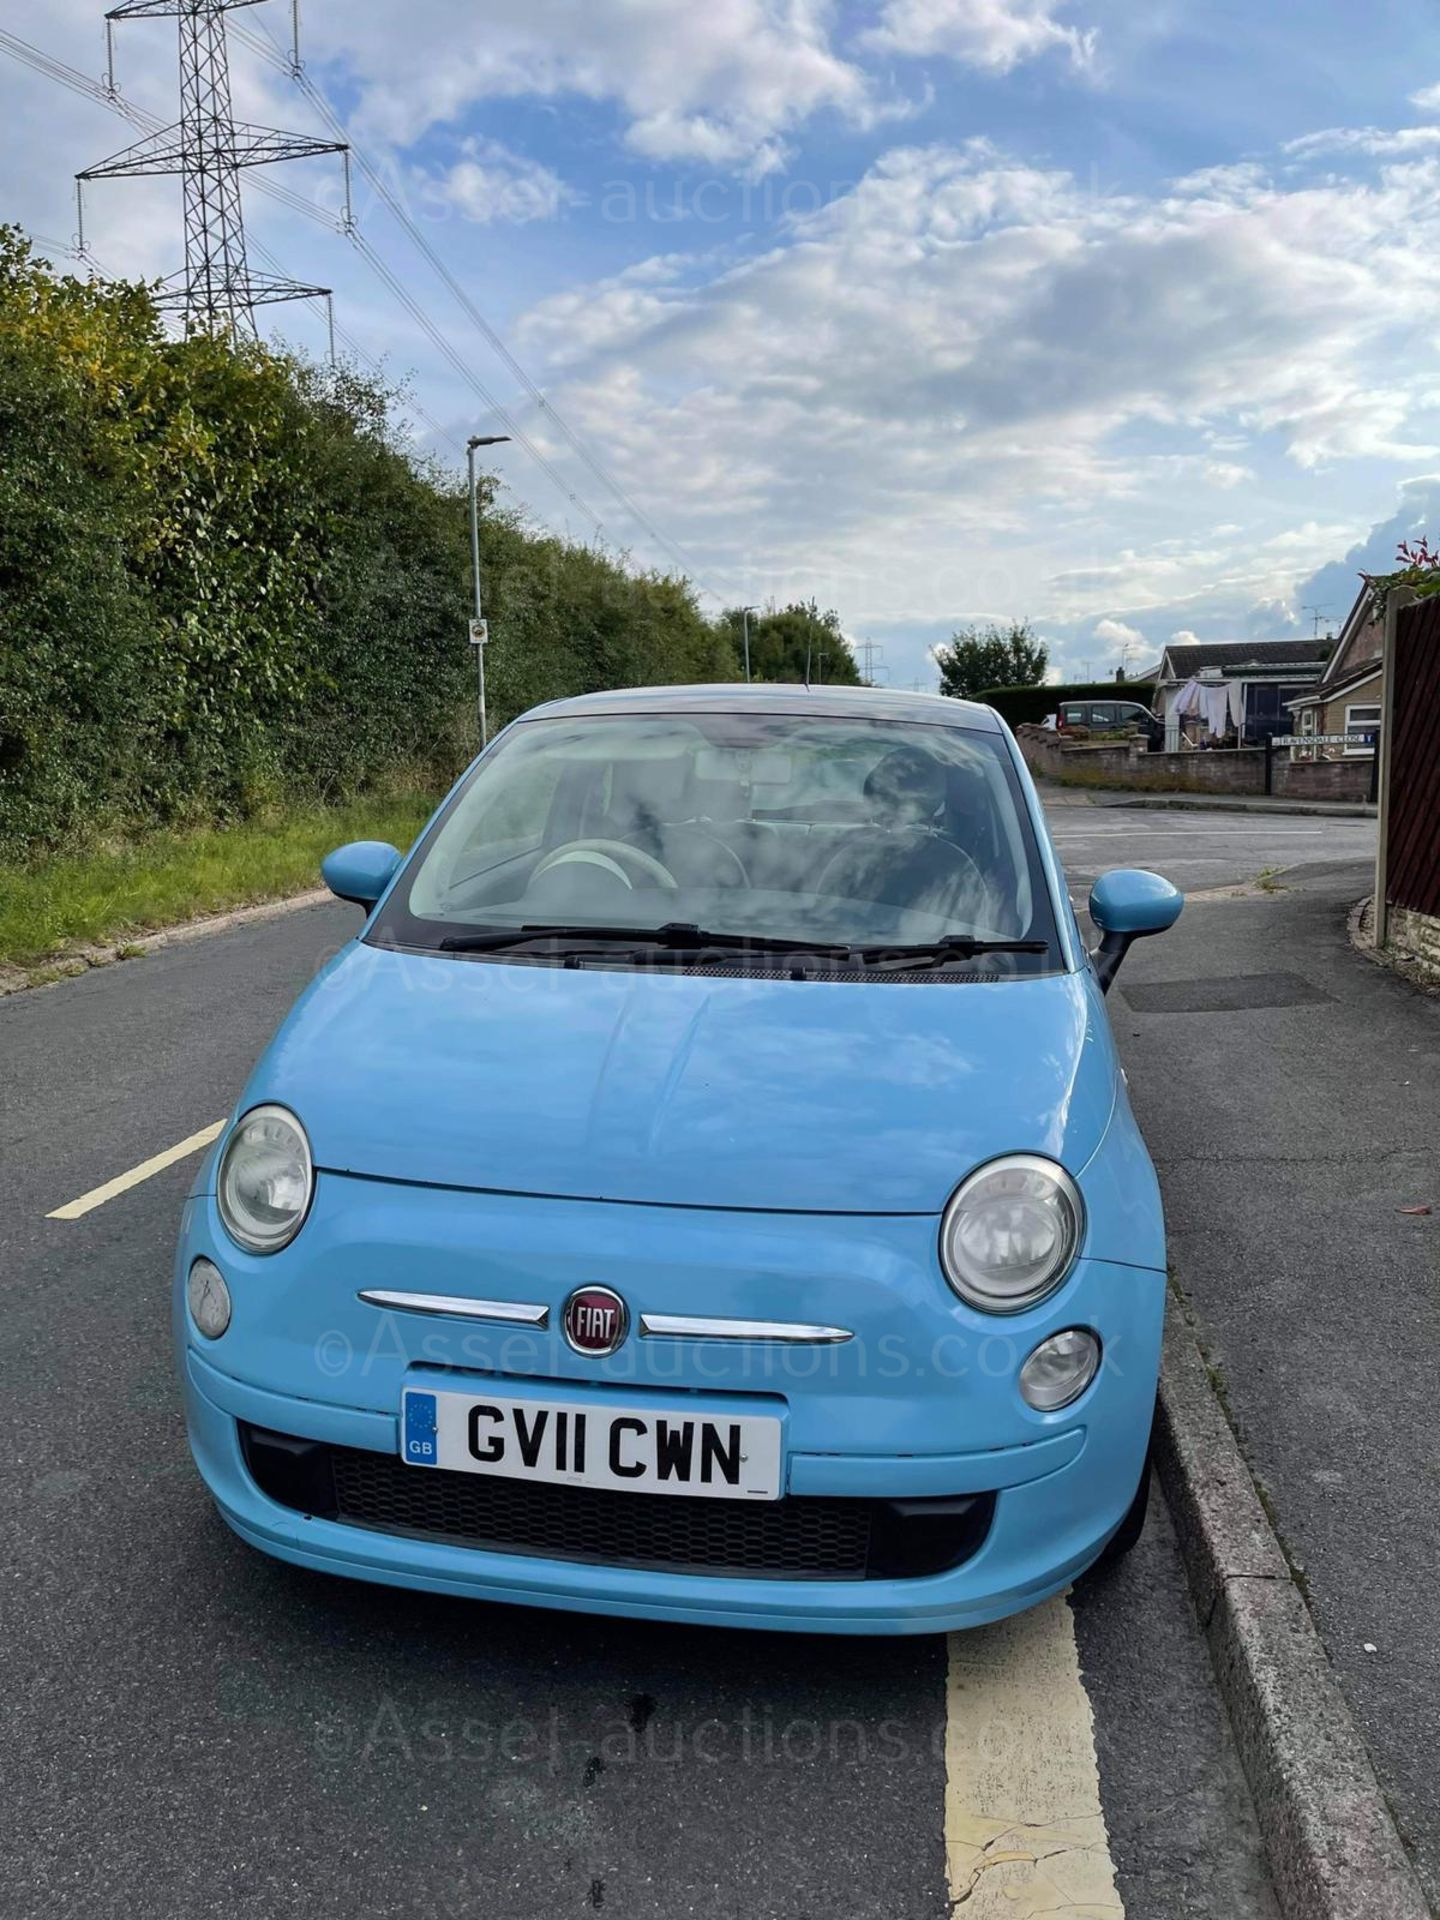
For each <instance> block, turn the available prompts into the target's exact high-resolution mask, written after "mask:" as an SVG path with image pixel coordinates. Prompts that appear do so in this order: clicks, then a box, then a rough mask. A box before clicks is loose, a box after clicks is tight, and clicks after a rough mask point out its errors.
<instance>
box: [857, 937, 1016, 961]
mask: <svg viewBox="0 0 1440 1920" xmlns="http://www.w3.org/2000/svg"><path fill="white" fill-rule="evenodd" d="M1049 951H1050V942H1049V941H1048V940H973V939H971V937H970V935H969V934H967V933H947V934H945V935H943V936H942V937H941V938H940V939H939V940H922V941H919V942H917V943H916V944H915V945H913V946H899V945H896V946H877V947H852V949H851V955H852V957H853V958H854V959H856V960H859V961H861V962H862V963H863V964H864V965H866V966H871V965H884V964H885V963H886V962H887V961H891V962H895V963H897V964H898V965H900V966H913V967H924V966H943V965H944V964H945V962H946V961H947V960H974V959H976V958H977V957H979V956H980V955H982V954H987V953H1048V952H1049Z"/></svg>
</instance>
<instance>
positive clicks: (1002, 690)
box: [979, 680, 1153, 727]
mask: <svg viewBox="0 0 1440 1920" xmlns="http://www.w3.org/2000/svg"><path fill="white" fill-rule="evenodd" d="M1152 692H1153V688H1152V687H1151V686H1150V685H1149V683H1148V682H1147V681H1143V680H1085V681H1079V682H1077V683H1075V684H1073V685H1070V686H1063V687H991V688H989V689H988V690H987V691H986V692H984V693H982V694H981V695H980V696H979V697H980V699H981V700H982V701H983V702H984V703H985V705H986V706H987V707H994V709H995V711H996V712H997V713H998V714H1000V715H1001V717H1002V718H1003V719H1005V720H1007V721H1008V722H1009V723H1010V725H1011V726H1012V727H1018V726H1021V725H1023V724H1024V723H1025V722H1026V721H1031V722H1036V723H1038V722H1039V721H1041V720H1043V719H1044V718H1045V716H1046V714H1047V713H1054V711H1055V709H1056V708H1057V707H1058V706H1059V705H1060V702H1061V701H1062V700H1135V701H1138V702H1139V704H1140V705H1141V706H1142V707H1148V706H1149V705H1150V696H1151V693H1152Z"/></svg>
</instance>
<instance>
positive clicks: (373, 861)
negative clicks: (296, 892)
mask: <svg viewBox="0 0 1440 1920" xmlns="http://www.w3.org/2000/svg"><path fill="white" fill-rule="evenodd" d="M402 857H403V856H402V855H401V854H400V852H399V851H398V849H397V848H395V847H392V846H391V845H390V843H389V842H388V841H387V840H352V841H351V842H350V844H349V846H348V847H337V848H336V849H335V851H334V853H327V854H326V856H325V858H324V859H323V860H322V861H321V862H320V872H321V875H322V877H323V878H324V881H325V884H326V886H327V887H329V889H330V891H331V893H333V894H334V895H335V897H336V899H337V900H352V901H353V902H354V903H355V905H356V906H357V907H365V908H366V909H367V910H368V909H369V908H370V907H373V906H374V904H375V902H376V901H377V900H378V899H379V898H380V896H381V894H382V893H383V892H384V891H385V889H386V887H388V886H389V884H390V882H391V881H392V880H393V879H394V877H395V869H396V868H397V867H398V866H399V864H400V861H401V859H402Z"/></svg>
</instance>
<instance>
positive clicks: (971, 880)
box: [815, 827, 994, 912]
mask: <svg viewBox="0 0 1440 1920" xmlns="http://www.w3.org/2000/svg"><path fill="white" fill-rule="evenodd" d="M857 853H859V854H860V855H861V856H862V858H863V861H864V865H865V866H866V867H870V868H871V869H872V871H873V870H874V869H876V868H878V869H879V870H880V871H882V872H883V871H886V870H889V871H893V870H894V868H895V867H896V866H898V865H899V864H900V862H901V861H903V860H905V859H906V858H913V857H914V856H915V855H916V854H921V855H922V856H923V855H924V854H927V853H928V854H930V855H931V857H932V859H934V860H935V861H936V865H935V866H934V867H932V870H931V872H930V873H929V874H923V873H922V874H917V875H915V876H914V884H912V886H911V888H910V892H911V898H910V899H909V900H903V899H895V898H894V897H893V896H892V895H887V894H885V893H880V894H878V895H875V896H874V897H875V898H877V899H879V900H882V901H886V902H887V903H888V904H890V905H892V906H898V907H902V908H908V907H913V906H915V905H916V904H917V898H916V896H918V897H919V898H922V899H923V898H924V897H925V896H926V895H927V894H934V893H936V892H938V891H939V890H940V889H941V888H942V887H943V888H944V889H945V890H946V893H947V896H948V903H949V905H950V909H951V910H952V911H953V907H954V903H955V902H956V901H957V900H958V899H959V898H962V897H963V896H964V894H965V893H966V892H967V891H969V892H973V891H977V890H978V892H979V894H980V897H981V899H982V900H985V901H987V902H988V901H989V900H991V899H992V898H993V894H994V889H993V888H992V887H991V885H990V883H989V881H988V880H987V879H986V878H985V875H984V874H983V873H982V872H981V871H980V868H979V867H978V865H977V864H976V863H975V861H974V860H973V859H972V858H971V857H970V855H969V854H968V853H966V851H965V849H964V848H963V847H957V846H956V845H955V843H954V841H953V840H945V839H942V838H941V836H940V835H939V834H937V833H934V832H932V831H931V830H930V829H929V828H925V827H892V828H886V827H872V828H862V829H861V834H860V836H859V837H858V838H857V839H852V840H850V841H849V842H847V843H846V844H845V845H843V846H841V847H840V848H839V849H838V850H837V851H836V852H835V853H833V854H832V855H831V856H830V858H829V859H828V860H827V861H826V862H825V865H824V867H823V868H822V869H821V872H820V877H819V879H818V880H817V881H816V882H815V890H816V892H817V893H828V892H829V891H830V889H831V888H832V887H833V886H834V885H835V884H836V881H837V878H838V879H840V880H843V881H845V882H849V883H850V884H849V885H843V886H841V888H840V891H841V892H842V893H846V894H848V893H849V892H850V891H851V886H852V885H853V882H854V879H855V877H856V876H855V873H854V867H855V862H856V855H857ZM887 855H891V856H893V858H887V857H886V856H887ZM847 862H849V864H850V868H851V871H850V872H848V873H847V872H846V863H847ZM867 877H868V875H867ZM855 897H856V898H858V899H868V898H870V897H872V896H870V895H869V894H858V893H857V894H856V895H855ZM929 911H932V912H935V911H939V909H938V908H930V909H929Z"/></svg>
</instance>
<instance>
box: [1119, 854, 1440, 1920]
mask: <svg viewBox="0 0 1440 1920" xmlns="http://www.w3.org/2000/svg"><path fill="white" fill-rule="evenodd" d="M1296 824H1299V823H1296ZM1320 831H1321V833H1322V834H1323V835H1324V839H1323V841H1320V842H1317V844H1316V845H1315V846H1314V848H1313V849H1312V851H1311V855H1310V857H1309V858H1306V857H1304V856H1303V855H1302V856H1301V861H1300V864H1298V865H1292V866H1291V867H1290V868H1289V870H1288V871H1286V872H1284V873H1283V874H1282V875H1281V876H1280V882H1281V886H1282V889H1283V890H1281V891H1278V892H1273V893H1268V894H1267V893H1261V894H1258V895H1256V896H1254V897H1250V898H1225V897H1217V898H1212V899H1210V900H1197V901H1196V902H1195V903H1194V904H1193V905H1192V906H1191V907H1190V908H1189V909H1188V910H1187V912H1186V913H1185V914H1184V915H1183V916H1182V918H1181V920H1180V922H1179V924H1178V925H1177V927H1176V928H1175V929H1174V930H1173V932H1172V933H1170V934H1168V935H1167V936H1165V938H1164V939H1163V940H1154V941H1150V942H1146V943H1143V944H1141V945H1140V946H1138V947H1137V948H1136V949H1135V950H1134V951H1133V952H1132V954H1131V956H1130V958H1129V959H1128V960H1127V962H1126V964H1125V968H1124V970H1123V971H1122V973H1121V975H1120V978H1119V981H1118V983H1117V986H1116V989H1115V991H1114V993H1113V995H1112V1001H1113V1011H1112V1016H1111V1017H1112V1020H1113V1022H1114V1025H1115V1029H1116V1033H1117V1037H1118V1039H1119V1043H1120V1047H1121V1052H1122V1056H1123V1057H1124V1060H1125V1063H1126V1067H1127V1071H1128V1073H1129V1077H1130V1086H1131V1097H1132V1099H1133V1101H1134V1104H1135V1108H1136V1111H1137V1114H1138V1116H1139V1119H1140V1123H1141V1126H1142V1127H1143V1129H1144V1131H1145V1134H1146V1137H1147V1139H1148V1141H1149V1143H1150V1148H1151V1151H1152V1153H1153V1154H1154V1156H1155V1160H1156V1163H1157V1166H1158V1168H1159V1171H1160V1178H1161V1185H1162V1188H1163V1191H1164V1195H1165V1201H1166V1209H1167V1217H1168V1225H1169V1236H1170V1256H1171V1262H1172V1268H1173V1271H1174V1274H1175V1276H1176V1279H1177V1281H1178V1283H1179V1285H1180V1287H1181V1289H1182V1290H1183V1292H1184V1294H1185V1295H1186V1297H1187V1299H1188V1301H1189V1302H1190V1305H1191V1308H1192V1310H1193V1313H1194V1316H1195V1319H1196V1321H1197V1323H1198V1326H1199V1329H1200V1332H1201V1337H1202V1340H1203V1343H1204V1346H1205V1349H1206V1352H1207V1357H1208V1358H1209V1360H1210V1362H1211V1364H1212V1366H1213V1368H1214V1369H1215V1371H1216V1372H1217V1374H1218V1376H1219V1379H1220V1381H1221V1384H1222V1387H1223V1391H1224V1394H1225V1398H1226V1405H1227V1407H1228V1409H1229V1411H1230V1413H1231V1417H1232V1421H1233V1423H1234V1425H1235V1427H1236V1430H1237V1432H1238V1434H1239V1437H1240V1440H1241V1443H1242V1446H1243V1448H1244V1451H1245V1455H1246V1457H1247V1459H1248V1461H1249V1464H1250V1467H1251V1469H1252V1471H1253V1472H1254V1474H1255V1476H1256V1478H1257V1480H1258V1482H1259V1484H1260V1487H1261V1490H1262V1492H1263V1494H1264V1496H1265V1498H1266V1501H1267V1505H1268V1508H1269V1511H1270V1513H1271V1515H1272V1518H1273V1520H1274V1522H1275V1525H1276V1528H1277V1531H1278V1532H1279V1534H1280V1537H1281V1539H1282V1541H1283V1543H1284V1546H1285V1548H1286V1551H1287V1553H1288V1555H1289V1558H1290V1560H1291V1563H1292V1565H1293V1566H1294V1568H1295V1569H1296V1573H1297V1577H1298V1578H1299V1580H1300V1582H1301V1584H1302V1587H1303V1591H1304V1593H1305V1596H1306V1598H1307V1600H1308V1602H1309V1605H1310V1609H1311V1612H1312V1614H1313V1616H1314V1619H1315V1621H1316V1623H1317V1624H1318V1626H1319V1629H1320V1632H1321V1635H1322V1637H1323V1640H1324V1643H1325V1647H1326V1650H1327V1652H1328V1653H1329V1656H1330V1659H1331V1661H1332V1663H1333V1665H1334V1668H1335V1671H1336V1673H1337V1675H1338V1677H1339V1680H1340V1683H1341V1687H1342V1690H1343V1692H1344V1694H1345V1696H1346V1699H1347V1701H1348V1703H1349V1706H1350V1709H1351V1712H1352V1714H1353V1716H1354V1718H1355V1720H1356V1722H1357V1724H1358V1725H1359V1727H1360V1730H1361V1732H1362V1734H1363V1736H1364V1738H1365V1740H1366V1743H1367V1745H1368V1747H1369V1750H1370V1754H1371V1757H1372V1759H1373V1761H1374V1763H1375V1767H1376V1771H1377V1773H1378V1775H1379V1779H1380V1783H1381V1786H1382V1788H1383V1789H1384V1790H1385V1792H1386V1794H1387V1795H1388V1797H1389V1799H1390V1802H1391V1805H1392V1807H1393V1809H1394V1812H1395V1814H1396V1818H1397V1822H1398V1825H1399V1827H1400V1831H1401V1834H1402V1836H1403V1837H1404V1839H1405V1840H1406V1841H1407V1843H1408V1844H1409V1846H1410V1848H1411V1850H1412V1853H1413V1856H1414V1859H1415V1863H1416V1866H1417V1869H1418V1872H1419V1874H1420V1878H1421V1882H1422V1885H1423V1887H1424V1889H1425V1892H1426V1894H1427V1897H1428V1898H1429V1900H1430V1902H1431V1904H1432V1906H1434V1905H1440V1765H1437V1756H1440V1604H1437V1600H1436V1592H1435V1568H1436V1566H1437V1564H1440V1504H1437V1502H1436V1499H1435V1488H1436V1485H1437V1483H1440V1428H1437V1422H1436V1419H1435V1412H1434V1398H1435V1378H1434V1367H1435V1356H1436V1354H1437V1353H1440V1158H1437V1143H1440V1071H1437V1069H1440V1001H1437V1000H1436V999H1434V998H1432V997H1429V996H1426V995H1424V994H1422V993H1420V992H1418V991H1416V990H1415V989H1414V988H1412V987H1410V986H1408V985H1407V984H1406V983H1405V982H1403V981H1401V980H1399V979H1397V978H1396V977H1395V976H1394V975H1392V974H1391V973H1389V972H1388V971H1386V970H1384V969H1382V968H1379V967H1376V966H1375V965H1374V964H1373V963H1371V962H1369V961H1367V960H1366V959H1365V958H1364V957H1362V956H1361V955H1359V954H1357V953H1356V952H1355V950H1354V949H1353V947H1352V946H1351V944H1350V942H1349V939H1348V936H1347V932H1346V916H1347V911H1348V909H1349V908H1350V907H1351V906H1352V905H1353V903H1354V902H1355V901H1356V900H1357V899H1359V898H1360V897H1361V896H1362V895H1363V894H1364V893H1365V892H1366V891H1367V890H1368V887H1369V884H1370V878H1371V873H1370V869H1369V868H1368V867H1367V866H1366V865H1365V864H1364V862H1363V861H1357V860H1355V859H1353V858H1351V857H1349V855H1350V853H1351V849H1350V847H1349V846H1348V845H1346V843H1345V836H1346V835H1347V834H1348V832H1349V831H1351V829H1348V828H1345V827H1342V826H1340V825H1335V826H1332V827H1329V828H1326V829H1320ZM1140 845H1141V846H1143V849H1144V851H1145V853H1146V859H1145V861H1144V862H1142V863H1143V864H1153V865H1156V866H1158V867H1160V869H1161V870H1162V871H1164V870H1165V850H1164V848H1163V847H1162V846H1161V845H1160V844H1159V843H1158V842H1157V840H1156V838H1155V836H1154V832H1153V829H1151V830H1149V831H1147V833H1146V835H1145V838H1144V841H1143V842H1142V843H1140ZM1139 850H1140V848H1139V847H1137V848H1136V849H1135V851H1139ZM1085 851H1086V855H1087V857H1089V858H1093V857H1094V856H1095V854H1096V853H1098V852H1099V851H1100V849H1099V848H1097V847H1094V846H1093V845H1091V846H1090V847H1088V848H1087V849H1086V850H1085ZM1105 851H1113V852H1114V853H1115V854H1116V855H1121V854H1122V853H1123V857H1124V858H1125V859H1126V860H1129V859H1130V858H1131V857H1132V849H1131V848H1130V847H1129V846H1126V847H1124V848H1123V849H1122V847H1121V845H1120V844H1118V843H1116V844H1115V845H1114V846H1113V849H1112V848H1110V847H1107V848H1106V849H1105ZM1206 851H1207V852H1208V851H1214V852H1215V853H1216V854H1217V856H1219V857H1220V858H1221V859H1223V854H1221V853H1220V850H1219V848H1218V847H1217V848H1215V849H1206ZM1278 851H1279V849H1278V848H1274V849H1271V850H1270V852H1271V855H1272V856H1273V854H1274V853H1275V852H1278ZM1286 851H1287V852H1289V853H1290V855H1291V857H1292V858H1293V857H1294V848H1293V843H1292V844H1291V845H1289V846H1288V847H1287V849H1286ZM1249 852H1250V850H1249V847H1248V846H1247V848H1246V853H1247V855H1249ZM1150 855H1155V856H1156V857H1155V858H1153V859H1151V858H1150V857H1149V856H1150ZM1190 857H1191V858H1192V859H1194V860H1197V861H1198V860H1199V859H1200V858H1201V854H1200V852H1198V851H1197V852H1196V853H1194V854H1192V855H1191V856H1190ZM1252 857H1253V856H1252ZM1196 870H1197V869H1196V868H1193V867H1192V869H1191V872H1192V873H1193V872H1194V871H1196ZM1198 870H1199V871H1203V872H1204V873H1206V875H1207V876H1208V875H1210V874H1211V873H1212V872H1213V871H1214V869H1213V868H1212V867H1209V866H1205V867H1201V868H1199V869H1198ZM1176 878H1177V880H1180V881H1181V884H1186V882H1185V881H1184V879H1183V878H1182V875H1181V874H1180V873H1178V872H1177V874H1176ZM1212 884H1215V885H1220V884H1223V883H1222V882H1220V881H1218V880H1217V881H1213V882H1212ZM1424 1206H1428V1207H1431V1208H1432V1209H1433V1211H1432V1212H1430V1213H1428V1214H1416V1213H1408V1212H1406V1211H1405V1209H1407V1208H1414V1207H1424Z"/></svg>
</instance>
